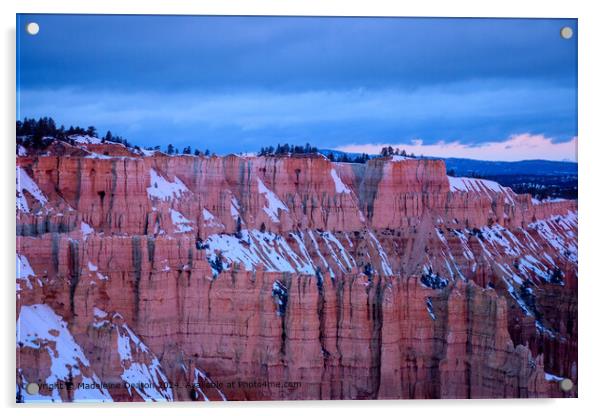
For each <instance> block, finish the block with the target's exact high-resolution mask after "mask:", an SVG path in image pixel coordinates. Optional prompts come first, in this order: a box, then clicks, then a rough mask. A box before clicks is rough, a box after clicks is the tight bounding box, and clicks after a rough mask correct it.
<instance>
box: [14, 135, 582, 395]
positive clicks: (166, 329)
mask: <svg viewBox="0 0 602 416" xmlns="http://www.w3.org/2000/svg"><path fill="white" fill-rule="evenodd" d="M16 196H17V211H16V215H17V229H16V234H17V310H16V317H17V345H16V353H17V369H16V377H17V399H18V400H20V401H36V400H54V401H86V400H104V401H111V400H113V401H138V400H159V401H164V400H167V401H169V400H226V399H227V400H259V399H261V400H282V399H414V398H416V399H418V398H502V397H513V398H516V397H563V396H576V394H577V393H576V392H577V388H576V387H575V388H574V389H573V390H572V391H570V392H563V391H561V390H560V389H559V386H558V380H559V379H560V378H565V377H568V378H571V379H572V380H573V381H574V382H575V383H577V203H576V201H568V200H562V201H547V202H546V201H537V200H534V199H532V198H531V197H530V196H529V195H517V194H515V193H514V192H512V190H510V189H508V188H503V187H501V186H500V185H498V184H497V183H495V182H491V181H486V180H479V179H469V178H451V177H448V176H447V175H446V168H445V164H444V162H443V161H438V160H425V159H406V158H400V157H389V158H382V159H376V160H371V161H369V162H368V163H366V164H365V165H357V164H346V163H331V162H330V161H328V160H327V159H326V158H324V157H322V156H318V155H311V156H310V155H304V156H295V155H293V156H289V157H239V156H227V157H203V156H198V157H197V156H189V155H181V156H167V155H164V154H162V153H158V152H147V151H140V152H136V151H132V150H131V149H127V148H125V147H123V146H121V145H118V144H107V143H104V144H103V143H97V142H96V141H94V140H92V139H90V138H86V137H78V138H75V139H74V141H73V144H69V143H64V142H59V141H55V142H54V143H53V144H52V145H51V146H50V147H49V148H47V149H45V150H44V151H43V152H39V151H35V150H34V149H25V148H20V149H19V151H18V156H17V195H16ZM28 382H37V383H39V384H40V385H41V386H42V388H41V390H40V391H39V392H38V393H37V394H32V393H31V392H28V391H27V390H26V389H25V386H26V385H27V383H28Z"/></svg>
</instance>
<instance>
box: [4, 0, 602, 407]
mask: <svg viewBox="0 0 602 416" xmlns="http://www.w3.org/2000/svg"><path fill="white" fill-rule="evenodd" d="M6 3H7V2H2V3H0V8H1V10H2V14H1V15H0V16H1V17H0V19H1V21H2V29H3V31H2V35H3V42H2V48H3V53H2V60H1V62H2V64H0V66H1V71H2V78H1V82H2V87H3V92H4V93H3V95H2V99H1V100H0V108H1V111H0V116H1V117H2V124H1V125H2V133H3V135H2V139H1V140H0V143H1V145H2V153H1V157H2V159H1V160H2V162H4V163H1V164H0V172H1V175H2V180H1V181H0V184H1V185H2V195H3V196H4V197H3V198H2V200H3V202H2V205H1V206H2V215H0V219H1V222H0V229H1V230H3V231H4V232H3V239H2V241H3V243H4V244H3V246H2V250H0V256H2V257H1V262H0V264H1V265H2V266H3V268H2V270H3V271H4V272H5V273H3V276H2V277H3V279H2V288H3V297H4V301H5V302H4V305H7V306H5V310H4V314H3V319H2V332H1V333H2V335H3V337H2V340H3V341H2V343H1V346H2V358H3V360H2V367H0V370H1V374H2V381H3V383H2V391H1V393H0V394H1V395H2V399H3V404H4V406H5V407H8V408H9V409H8V411H9V413H10V414H12V413H17V412H19V413H21V411H26V412H28V413H33V412H35V413H37V414H44V415H45V416H46V415H55V414H57V415H65V414H75V413H77V414H79V413H82V412H85V413H86V414H90V415H95V414H102V413H103V412H106V411H112V412H124V411H125V412H131V411H136V410H138V411H139V410H142V411H144V412H145V413H147V414H149V415H152V414H163V413H165V412H166V411H168V412H169V411H173V410H176V411H177V412H178V413H180V412H182V413H185V414H198V413H199V412H203V413H205V412H211V413H220V414H240V413H241V412H243V411H244V413H245V415H265V414H279V415H283V414H286V416H289V415H296V414H303V415H304V416H306V415H307V413H333V412H341V411H344V412H346V413H352V414H366V413H373V412H378V413H386V414H397V415H399V414H402V413H418V412H419V413H420V414H430V413H435V414H439V415H441V414H444V415H445V416H448V415H455V414H461V415H467V414H480V415H482V414H485V413H486V414H487V415H488V416H489V415H505V416H507V415H508V413H509V412H511V413H515V412H520V413H521V414H522V413H524V412H525V411H530V412H537V413H545V414H546V416H548V415H554V414H562V415H567V414H575V415H576V414H578V413H582V412H583V413H584V414H587V413H589V412H588V411H591V410H592V409H595V408H596V405H597V404H598V403H599V402H600V398H601V397H602V393H601V392H600V391H599V390H600V386H601V384H602V381H601V376H602V369H601V368H600V358H599V357H600V356H601V355H602V337H601V336H600V334H601V331H602V323H601V318H602V313H601V312H602V311H601V310H600V308H598V307H597V306H598V305H600V304H602V302H601V299H600V297H601V296H602V287H601V284H600V282H601V281H602V276H600V275H599V271H600V265H599V264H598V261H597V259H599V258H601V259H602V255H601V254H600V250H601V248H602V245H601V244H600V241H601V238H602V230H601V229H600V222H601V221H602V219H599V218H597V215H596V214H597V212H598V211H599V207H602V204H601V203H600V202H601V201H600V199H601V197H600V195H601V194H602V190H601V189H600V187H599V186H596V185H597V184H598V183H599V181H600V180H601V179H602V175H601V174H600V170H601V169H602V163H601V162H600V160H601V159H602V151H601V150H602V147H601V143H602V129H601V127H600V126H601V124H602V117H600V115H599V113H600V104H599V100H600V97H601V96H602V90H601V88H600V86H601V81H600V78H601V75H600V74H602V64H601V62H602V60H601V54H600V52H599V51H600V48H601V41H602V36H601V33H602V21H601V20H602V19H601V18H600V14H598V13H596V7H595V3H596V2H594V1H588V2H585V1H583V2H580V3H577V2H576V1H570V0H566V1H556V0H548V1H525V0H506V1H503V0H498V1H495V2H492V1H473V0H454V1H451V0H450V1H445V0H440V1H435V0H430V1H429V0H421V1H419V0H416V1H408V2H404V1H402V0H398V1H381V0H364V1H355V0H322V1H316V0H304V1H293V0H221V1H219V0H216V1H203V0H196V1H194V2H193V1H190V0H188V1H183V0H172V1H169V2H167V1H159V0H145V1H143V2H142V1H140V2H137V1H130V2H127V3H126V2H125V1H124V0H121V1H120V0H104V1H96V0H95V1H69V0H53V1H43V0H35V1H34V0H21V1H18V2H15V3H13V4H10V3H9V4H6ZM17 12H20V13H42V12H45V13H123V14H225V15H227V14H237V15H240V14H247V15H259V14H274V15H333V16H442V17H445V16H449V17H454V16H455V17H460V16H474V17H570V18H578V19H579V29H578V30H579V205H580V209H579V231H580V233H579V237H580V238H579V254H580V264H579V274H580V277H581V279H582V280H581V282H580V285H579V289H580V290H579V292H580V295H579V361H580V366H579V396H580V398H579V399H573V400H503V401H500V400H495V401H489V400H473V401H465V400H455V401H448V400H446V401H372V402H357V401H348V402H316V401H311V402H308V401H305V402H254V403H231V404H227V405H220V404H208V405H203V404H200V405H194V406H190V405H187V404H175V405H167V406H166V405H144V404H133V405H128V404H122V405H112V406H111V405H109V406H104V407H90V406H84V405H76V406H73V405H71V406H52V407H44V408H40V407H31V406H27V407H24V406H20V407H18V408H16V407H15V405H14V404H13V402H14V377H15V376H14V364H15V363H14V354H15V350H14V335H13V334H14V332H13V331H14V326H15V324H14V305H15V304H14V302H15V296H14V293H15V292H14V277H13V276H14V275H15V274H14V270H15V269H14V267H15V266H14V261H15V260H14V250H15V241H14V227H15V211H14V210H15V208H14V206H15V205H14V200H13V199H12V192H14V183H15V182H14V180H15V176H14V175H15V173H14V172H15V170H14V120H15V66H14V62H15V20H16V19H15V13H17ZM8 195H11V198H8V197H7V196H8ZM82 407H85V409H82ZM117 407H120V408H121V409H117ZM172 409H173V410H172ZM373 409H374V410H373ZM598 411H599V409H598Z"/></svg>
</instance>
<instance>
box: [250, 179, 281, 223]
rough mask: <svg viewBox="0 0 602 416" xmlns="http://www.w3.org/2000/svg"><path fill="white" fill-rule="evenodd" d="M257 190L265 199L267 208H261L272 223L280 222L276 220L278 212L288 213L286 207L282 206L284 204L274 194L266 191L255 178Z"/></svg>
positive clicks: (259, 180) (261, 183) (262, 184)
mask: <svg viewBox="0 0 602 416" xmlns="http://www.w3.org/2000/svg"><path fill="white" fill-rule="evenodd" d="M257 189H258V191H259V193H260V194H261V195H263V196H264V197H265V199H266V202H267V206H265V207H263V210H264V211H265V213H266V214H268V216H269V217H270V219H271V220H272V221H273V222H280V220H279V219H278V213H279V211H278V210H282V211H286V212H288V208H287V207H286V205H284V203H283V202H282V201H281V200H280V199H279V198H278V197H277V196H276V194H275V193H274V192H272V191H271V190H270V189H268V188H267V187H266V186H265V185H264V183H263V182H262V181H261V179H259V178H257Z"/></svg>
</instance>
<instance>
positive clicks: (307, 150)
mask: <svg viewBox="0 0 602 416" xmlns="http://www.w3.org/2000/svg"><path fill="white" fill-rule="evenodd" d="M71 136H89V137H95V138H99V139H100V140H101V142H103V143H104V142H111V143H120V144H123V145H124V146H126V147H128V148H134V149H136V150H141V149H140V147H138V146H134V145H132V144H131V143H130V142H128V141H127V140H126V139H124V138H123V137H121V136H118V135H114V134H113V133H111V131H110V130H109V131H107V132H106V133H105V135H104V136H102V137H99V136H98V131H97V129H96V127H94V126H88V127H87V128H83V127H80V126H69V127H68V128H66V127H65V126H64V125H61V126H60V127H57V124H56V122H55V121H54V120H53V119H52V118H51V117H41V118H39V119H37V120H36V119H35V118H24V119H23V121H21V120H17V143H18V144H22V145H24V146H26V147H32V148H35V149H44V148H45V147H46V146H47V145H48V144H49V143H50V142H51V141H52V140H50V139H49V138H53V139H57V140H61V141H64V142H67V143H70V144H74V143H75V142H74V141H73V140H72V139H71V138H70V137H71ZM145 149H146V150H155V151H161V146H154V147H146V148H145ZM165 153H167V154H168V155H174V154H175V155H177V154H180V150H179V149H178V148H176V147H175V146H174V145H173V144H171V143H170V144H168V145H167V147H166V149H165ZM182 154H184V155H192V154H194V155H195V156H201V155H204V156H211V155H215V153H212V152H210V151H209V149H207V150H205V151H201V150H199V149H195V150H192V147H191V146H186V147H184V149H182ZM297 154H319V152H318V148H317V147H315V146H311V145H310V144H309V143H306V144H305V146H299V145H293V144H288V143H285V144H278V145H277V146H276V147H274V146H267V147H262V148H261V149H260V150H259V152H258V154H257V155H258V156H284V155H297ZM394 155H400V156H406V157H415V156H414V155H413V154H411V155H410V154H407V153H406V151H405V150H400V149H397V148H395V149H394V148H393V147H391V146H387V147H383V148H382V150H381V152H380V156H385V157H386V156H394ZM326 156H327V157H328V159H329V160H330V161H332V162H343V163H366V162H367V161H368V160H370V158H371V157H370V155H368V154H367V153H362V154H360V155H357V156H350V155H348V154H347V153H343V152H337V153H336V154H335V153H333V152H330V153H328V154H327V155H326Z"/></svg>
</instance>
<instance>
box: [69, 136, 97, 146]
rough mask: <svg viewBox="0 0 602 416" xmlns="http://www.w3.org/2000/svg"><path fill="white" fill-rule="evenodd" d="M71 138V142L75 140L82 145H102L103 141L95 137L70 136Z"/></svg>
mask: <svg viewBox="0 0 602 416" xmlns="http://www.w3.org/2000/svg"><path fill="white" fill-rule="evenodd" d="M69 138H70V139H71V140H73V141H74V142H76V143H81V144H101V143H102V139H99V138H98V137H93V136H87V135H85V136H69Z"/></svg>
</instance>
